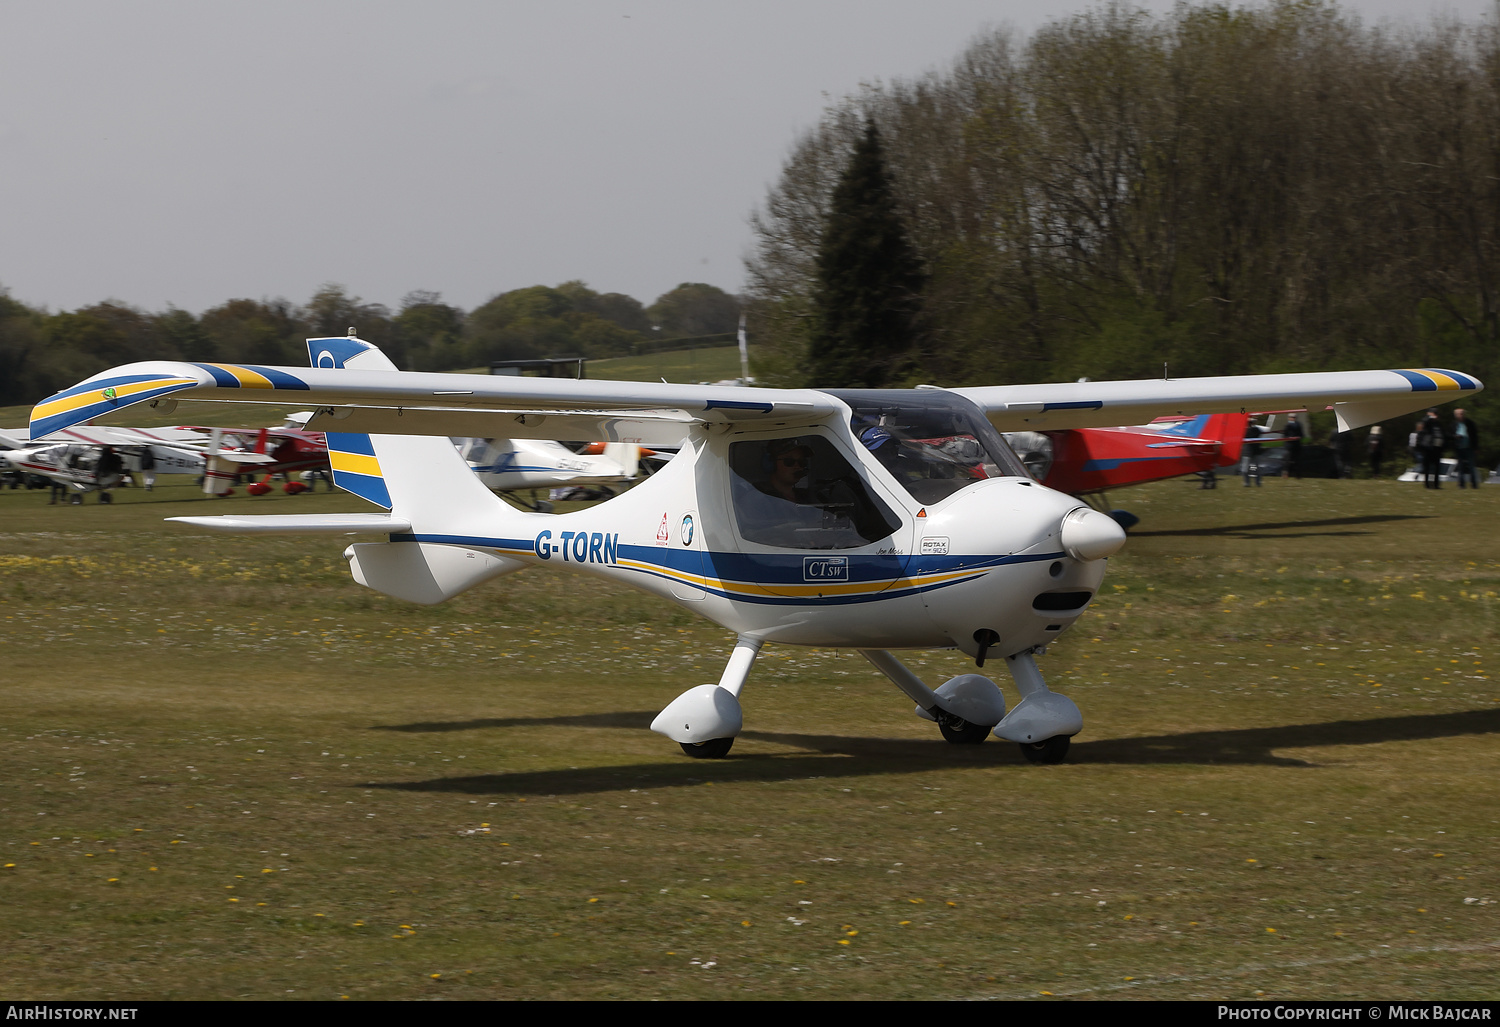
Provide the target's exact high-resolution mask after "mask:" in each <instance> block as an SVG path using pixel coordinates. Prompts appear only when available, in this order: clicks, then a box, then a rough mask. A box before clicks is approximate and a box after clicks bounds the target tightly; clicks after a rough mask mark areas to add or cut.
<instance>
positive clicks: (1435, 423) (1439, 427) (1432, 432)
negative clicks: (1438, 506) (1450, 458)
mask: <svg viewBox="0 0 1500 1027" xmlns="http://www.w3.org/2000/svg"><path fill="white" fill-rule="evenodd" d="M1446 442H1447V438H1446V436H1445V435H1444V433H1443V422H1442V421H1440V420H1438V415H1437V411H1436V410H1429V411H1427V416H1426V417H1425V418H1424V419H1423V420H1422V423H1421V424H1420V425H1418V426H1417V453H1418V454H1419V455H1420V456H1421V458H1422V484H1423V486H1425V487H1426V488H1429V489H1440V488H1442V487H1443V446H1444V445H1445V443H1446Z"/></svg>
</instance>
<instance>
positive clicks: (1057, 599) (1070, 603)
mask: <svg viewBox="0 0 1500 1027" xmlns="http://www.w3.org/2000/svg"><path fill="white" fill-rule="evenodd" d="M1092 598H1094V593H1092V592H1076V591H1070V592H1043V593H1042V594H1041V595H1039V596H1037V597H1036V598H1035V599H1033V600H1032V601H1031V608H1032V609H1033V610H1081V609H1083V608H1084V607H1085V606H1087V605H1088V602H1089V600H1090V599H1092Z"/></svg>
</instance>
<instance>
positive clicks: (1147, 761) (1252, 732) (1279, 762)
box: [359, 710, 1500, 795]
mask: <svg viewBox="0 0 1500 1027" xmlns="http://www.w3.org/2000/svg"><path fill="white" fill-rule="evenodd" d="M654 716H655V714H654V713H649V712H636V711H631V712H620V713H595V714H582V715H579V716H571V717H534V718H533V717H507V718H496V719H491V720H467V721H454V722H434V723H426V724H402V725H396V726H390V727H379V728H376V730H383V731H410V732H429V731H468V730H483V729H486V728H503V727H523V726H524V727H537V726H545V725H552V726H558V727H569V728H578V727H608V728H616V727H618V728H630V729H633V730H639V729H641V728H644V727H645V726H646V725H648V724H649V723H650V722H651V719H652V718H653V717H654ZM1495 732H1500V710H1470V711H1465V712H1462V713H1434V714H1423V715H1420V716H1408V717H1379V718H1376V719H1373V720H1336V721H1327V722H1324V723H1320V724H1291V725H1285V726H1280V727H1260V728H1240V729H1236V730H1228V731H1189V732H1182V733H1179V734H1170V735H1150V736H1144V737H1135V738H1108V739H1102V740H1100V741H1093V742H1074V743H1073V746H1072V748H1071V750H1070V751H1069V753H1068V760H1067V764H1065V765H1064V767H1063V768H1060V769H1063V770H1065V769H1066V767H1067V766H1068V765H1072V766H1089V765H1102V764H1111V765H1134V766H1149V765H1153V764H1194V765H1199V766H1213V765H1242V766H1243V765H1248V766H1256V765H1259V766H1281V767H1317V766H1319V764H1318V763H1315V762H1311V761H1309V760H1305V759H1295V758H1292V757H1289V756H1279V755H1277V754H1276V752H1275V750H1281V749H1310V748H1322V747H1327V746H1339V745H1374V744H1377V743H1381V742H1415V741H1429V740H1433V739H1439V738H1457V737H1461V736H1463V735H1478V734H1489V733H1495ZM740 737H741V738H745V739H755V740H757V741H764V742H771V743H774V744H778V745H786V746H791V747H794V748H796V749H798V750H801V751H799V752H793V753H788V754H785V755H782V754H769V753H765V754H762V753H754V754H750V755H745V756H731V757H729V758H728V759H725V760H715V761H712V762H706V761H697V760H694V761H691V762H689V761H686V760H673V761H672V762H668V763H640V764H616V765H613V766H608V767H588V768H581V767H579V768H574V767H570V768H568V769H565V770H539V771H527V772H523V773H516V774H480V775H475V776H472V777H443V778H436V779H432V780H427V781H386V782H372V783H366V784H363V785H360V786H359V787H362V788H387V789H393V790H399V791H419V792H457V793H462V794H469V795H567V794H579V793H589V792H609V791H617V790H621V789H626V788H643V787H644V788H672V787H677V786H686V785H695V784H702V783H703V782H705V781H709V780H712V781H718V782H723V783H729V782H736V781H795V780H803V779H807V778H814V777H822V778H856V777H876V776H883V775H889V774H893V773H896V774H905V773H913V772H918V771H925V770H936V769H941V768H948V767H957V766H969V767H1003V766H1021V765H1024V764H1025V760H1024V759H1023V757H1022V756H1021V754H1020V751H1019V750H1018V749H1017V748H1016V746H1014V745H1010V744H1008V743H1004V742H997V741H995V740H993V739H992V740H991V741H989V742H986V743H985V744H984V745H975V746H955V745H949V744H948V743H947V742H943V741H939V740H937V739H933V740H930V741H929V740H912V739H894V738H851V737H846V736H839V735H805V734H794V733H777V732H769V731H746V732H744V733H743V734H742V735H741V736H740ZM1049 772H1054V771H1051V770H1049V768H1045V767H1031V768H1029V769H1028V773H1041V774H1045V773H1049Z"/></svg>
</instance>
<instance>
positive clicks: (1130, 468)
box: [1005, 413, 1250, 496]
mask: <svg viewBox="0 0 1500 1027" xmlns="http://www.w3.org/2000/svg"><path fill="white" fill-rule="evenodd" d="M1249 422H1250V417H1249V415H1248V414H1239V413H1235V414H1211V415H1210V414H1200V415H1198V416H1197V417H1192V418H1188V419H1186V420H1172V421H1168V422H1160V423H1154V424H1147V425H1141V426H1140V427H1134V428H1078V429H1072V430H1063V431H1058V430H1052V431H1034V432H1007V433H1006V436H1005V441H1006V442H1009V443H1010V445H1011V448H1012V449H1014V450H1015V451H1016V454H1017V455H1018V456H1020V457H1021V459H1022V460H1023V461H1024V462H1025V464H1026V468H1027V470H1029V471H1030V472H1031V474H1032V476H1033V477H1034V478H1036V480H1037V481H1039V482H1041V483H1042V484H1043V485H1046V486H1047V487H1048V488H1051V489H1057V490H1058V491H1059V492H1066V493H1068V494H1069V495H1072V496H1086V495H1092V494H1095V493H1101V492H1105V491H1107V490H1109V489H1113V488H1123V487H1124V486H1126V485H1139V484H1142V483H1144V482H1148V481H1160V480H1161V479H1163V478H1176V477H1178V476H1179V475H1183V474H1196V473H1198V472H1200V471H1208V470H1212V469H1214V468H1216V467H1229V466H1231V465H1233V464H1236V463H1238V462H1239V459H1240V450H1241V448H1242V445H1243V443H1244V440H1245V432H1246V430H1247V428H1248V426H1249Z"/></svg>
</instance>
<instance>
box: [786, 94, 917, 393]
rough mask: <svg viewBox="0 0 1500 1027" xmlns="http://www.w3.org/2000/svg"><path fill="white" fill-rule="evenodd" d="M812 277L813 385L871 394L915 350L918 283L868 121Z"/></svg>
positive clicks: (877, 140)
mask: <svg viewBox="0 0 1500 1027" xmlns="http://www.w3.org/2000/svg"><path fill="white" fill-rule="evenodd" d="M817 273H818V281H817V287H816V290H815V292H814V294H813V302H814V324H813V329H812V338H811V340H810V345H809V347H808V357H809V363H810V365H811V372H812V382H811V384H812V385H813V386H815V387H820V388H871V389H874V388H881V387H883V386H885V385H886V384H887V383H889V382H891V381H892V380H894V379H896V378H898V377H900V375H901V373H902V371H903V370H904V368H905V367H906V365H907V364H908V362H909V359H910V357H909V354H911V353H913V352H914V351H915V349H916V341H917V340H916V333H917V330H918V328H917V325H918V319H919V317H920V314H921V304H922V286H923V281H924V276H923V273H922V267H921V264H920V262H919V261H918V259H917V255H916V253H915V252H914V251H913V250H912V247H911V244H910V243H909V242H908V241H907V238H906V230H905V228H904V227H903V226H902V224H901V218H900V215H899V214H898V213H897V210H896V200H895V192H894V190H893V188H892V186H891V180H890V176H889V175H888V174H887V173H886V169H885V159H884V156H883V155H882V153H881V146H880V133H879V131H878V130H877V129H876V128H875V122H874V121H867V122H866V123H865V132H864V136H863V138H861V139H860V141H859V143H858V144H856V146H855V148H854V154H853V156H852V157H851V158H850V160H849V165H848V167H847V168H845V169H844V173H843V175H842V176H841V177H840V178H839V183H838V186H837V187H836V188H835V189H834V192H833V199H832V204H831V207H830V210H829V214H828V221H827V224H826V226H825V227H824V230H823V240H822V245H821V247H820V248H819V252H818V265H817Z"/></svg>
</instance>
